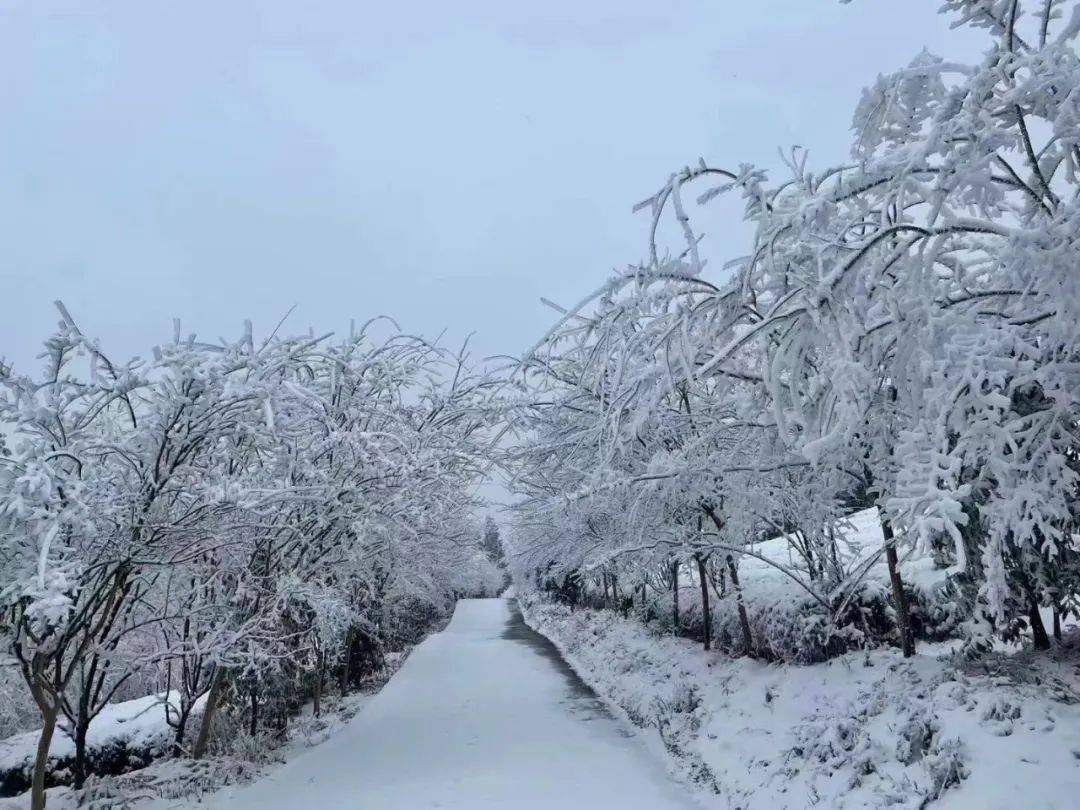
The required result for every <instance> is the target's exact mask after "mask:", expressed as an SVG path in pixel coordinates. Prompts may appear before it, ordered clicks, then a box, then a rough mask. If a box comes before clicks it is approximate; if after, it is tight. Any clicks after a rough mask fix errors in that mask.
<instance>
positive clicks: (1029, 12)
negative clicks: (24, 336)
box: [0, 0, 1080, 810]
mask: <svg viewBox="0 0 1080 810" xmlns="http://www.w3.org/2000/svg"><path fill="white" fill-rule="evenodd" d="M942 11H943V13H945V14H947V15H949V16H950V19H951V20H952V22H953V23H954V24H955V25H956V26H958V27H967V28H973V29H975V30H976V31H977V32H979V33H980V34H981V35H982V36H984V37H985V45H986V47H985V50H984V52H983V54H982V56H981V57H980V58H978V59H977V60H975V61H955V60H952V59H950V58H948V55H946V56H937V55H934V54H930V53H928V52H925V51H924V52H922V53H919V54H917V55H916V56H915V57H914V59H912V61H911V62H910V63H909V64H908V65H907V66H905V67H902V68H900V69H899V70H897V71H895V72H894V73H891V74H889V75H883V76H879V77H877V78H876V79H875V80H873V81H872V82H871V83H870V85H869V86H868V87H867V88H866V90H865V91H864V92H863V94H862V97H861V99H860V100H859V102H858V104H857V105H856V107H855V112H854V116H853V132H854V134H853V140H852V143H851V145H850V158H849V159H848V160H847V161H846V162H844V163H842V164H840V165H836V166H825V167H817V166H815V165H814V163H813V162H812V161H811V158H810V156H809V155H808V154H807V153H806V152H805V151H803V150H801V149H798V148H795V149H792V150H790V151H788V152H786V153H784V163H785V165H786V169H785V172H784V174H783V176H781V177H780V178H778V179H771V178H770V177H768V176H767V175H766V173H765V172H764V171H763V170H761V169H759V168H757V167H755V166H753V165H750V164H745V163H737V164H733V165H731V166H728V167H722V166H718V165H713V164H711V163H706V162H705V161H699V162H698V163H695V164H693V165H690V166H687V167H686V168H683V169H680V170H678V171H676V172H675V173H673V174H672V175H671V176H670V177H669V178H668V180H667V181H666V182H665V183H664V184H663V185H662V186H661V187H660V188H659V190H658V191H657V192H656V193H655V194H654V195H652V196H651V197H649V198H648V199H646V200H644V201H642V202H641V203H640V204H639V205H638V210H640V211H642V212H644V214H645V215H646V216H647V221H646V224H645V230H646V235H647V236H646V241H645V245H646V247H645V251H644V252H645V259H644V260H643V261H642V262H640V263H639V264H636V265H633V266H631V267H630V268H629V269H627V270H625V271H622V272H618V273H616V274H614V275H613V276H612V277H611V278H609V279H608V280H607V281H606V282H605V283H603V284H602V285H600V286H599V287H598V288H596V289H595V290H593V292H591V293H589V294H587V295H584V296H583V297H582V298H581V299H580V301H579V302H578V303H577V304H576V305H574V306H572V307H570V308H565V309H564V308H562V307H560V306H557V305H556V309H558V310H559V316H558V318H557V319H556V320H555V322H554V323H553V325H552V326H551V329H550V330H549V331H548V332H547V333H546V334H544V335H542V336H539V339H538V340H537V341H536V343H535V344H534V345H533V346H532V348H531V349H530V350H529V351H527V352H525V353H524V354H523V355H522V356H521V357H519V358H516V359H515V360H513V361H511V362H508V363H506V364H505V365H504V366H502V367H495V366H494V365H493V363H492V362H482V363H476V362H475V361H473V360H472V359H471V358H470V357H469V354H468V352H467V351H466V349H465V348H464V347H463V348H461V349H460V350H453V349H451V348H449V347H447V346H445V345H444V344H443V343H441V342H439V341H429V340H426V339H424V338H421V337H417V336H413V335H409V334H402V333H399V331H398V329H397V327H396V325H394V324H393V322H383V321H377V322H372V323H369V324H367V325H365V326H363V327H360V328H356V327H354V328H353V329H352V330H350V332H349V334H348V335H347V336H341V335H333V334H329V333H328V334H325V335H319V334H314V333H312V334H307V335H290V334H287V330H286V329H285V327H284V324H281V325H279V326H278V328H275V329H272V330H270V331H269V332H267V333H263V334H260V333H257V332H256V330H255V329H254V328H253V327H252V325H251V324H247V325H245V327H244V328H243V330H242V331H241V332H240V335H239V337H238V338H236V339H233V340H226V339H221V340H218V341H216V342H206V341H203V340H200V339H198V338H196V337H195V336H187V335H185V334H184V332H183V331H182V329H181V325H180V324H179V322H177V323H176V324H175V326H174V329H173V333H172V335H171V337H167V338H166V339H165V340H163V341H162V342H161V343H160V344H159V345H158V346H156V347H153V348H152V350H151V352H150V353H148V354H146V355H145V356H143V357H141V358H140V357H133V358H128V357H126V356H121V355H117V354H116V353H115V352H113V351H112V350H106V349H105V348H104V347H102V346H101V345H100V344H99V343H98V342H97V341H96V340H94V339H93V338H92V337H91V336H88V335H86V334H84V333H83V331H82V330H81V329H80V326H79V323H78V321H77V320H76V318H74V317H73V315H72V314H71V313H70V312H69V311H68V309H67V308H66V307H64V305H63V304H62V303H59V302H58V310H59V314H60V321H59V324H58V327H57V329H56V331H55V333H54V334H53V336H52V337H51V338H50V339H49V340H48V342H47V344H46V346H45V351H44V355H43V358H44V362H43V364H42V368H40V369H39V370H38V371H37V372H30V371H28V370H27V369H21V368H19V369H17V368H12V367H9V366H8V365H6V364H0V427H2V430H0V641H2V644H3V647H2V651H0V736H3V737H6V738H7V739H5V740H4V741H3V742H0V786H2V787H3V790H4V792H5V793H8V794H18V795H12V796H8V797H5V798H4V799H0V801H4V802H5V805H6V806H9V807H18V808H25V807H30V808H32V809H33V810H41V809H42V808H43V807H44V806H45V803H46V799H47V798H48V797H50V796H51V798H50V800H49V806H50V807H53V808H55V807H64V806H68V807H74V806H84V807H86V806H92V807H99V808H105V807H131V806H145V807H157V808H164V807H175V808H179V807H189V806H191V801H192V794H193V793H194V794H196V798H203V799H204V800H205V803H206V804H207V805H209V806H222V807H237V808H245V807H252V808H254V807H260V808H261V807H269V808H276V807H296V806H300V805H303V804H305V803H309V804H312V806H315V803H317V802H321V804H320V805H319V806H324V807H328V808H330V807H346V806H356V805H360V806H365V807H386V808H390V807H395V808H396V807H401V808H409V810H412V808H416V807H421V806H443V807H453V808H484V807H508V806H522V807H530V806H537V807H551V806H553V804H555V803H562V804H563V805H564V806H568V807H569V806H584V807H590V808H591V807H613V808H626V809H627V810H630V808H634V807H668V806H670V807H681V806H685V805H686V804H687V803H688V802H691V801H692V802H696V803H698V804H701V805H703V806H706V807H717V808H721V807H731V808H745V809H746V810H750V808H779V807H791V808H795V807H799V808H802V807H808V806H819V807H893V806H898V807H911V808H921V807H926V806H935V807H943V808H947V807H955V808H993V807H1000V808H1010V809H1011V808H1017V807H1039V808H1044V807H1045V808H1064V807H1071V806H1074V805H1075V803H1076V802H1075V797H1076V796H1077V795H1078V791H1080V708H1078V705H1080V683H1078V680H1080V675H1078V673H1080V630H1077V629H1075V628H1076V625H1077V619H1078V613H1080V600H1078V597H1080V539H1078V538H1080V331H1078V326H1077V325H1078V324H1080V274H1078V268H1080V194H1078V191H1080V56H1078V54H1077V49H1076V41H1077V36H1078V35H1080V3H1078V2H1075V0H1069V1H1066V0H1039V2H1035V0H945V2H944V5H943V8H942ZM850 13H853V14H857V13H872V11H870V10H869V9H868V8H867V9H862V10H860V9H859V8H853V9H851V12H850ZM806 69H808V70H809V69H812V65H808V66H806ZM744 125H746V126H751V125H752V122H744ZM721 196H727V197H731V198H735V199H736V200H737V201H738V202H739V204H741V206H742V208H743V210H744V215H745V219H746V222H747V224H748V226H749V228H750V232H751V233H752V237H750V238H749V239H748V241H747V242H746V244H744V245H741V246H737V245H733V246H731V252H730V262H729V263H728V264H727V265H725V266H724V267H722V268H720V267H717V268H714V267H707V266H706V263H705V262H704V260H703V259H702V252H701V251H702V240H703V239H704V234H705V233H706V232H707V231H708V219H709V217H710V214H711V213H712V211H713V210H715V209H714V207H712V205H713V203H714V201H715V200H716V199H717V198H718V197H721ZM620 258H625V257H613V260H619V259H620ZM496 475H498V476H499V477H500V479H501V480H503V481H505V482H506V484H507V487H508V489H509V490H510V493H511V496H512V505H511V506H510V507H509V508H508V509H507V510H506V512H505V519H504V520H503V523H502V527H503V534H504V535H505V536H503V537H500V525H499V524H497V523H496V521H494V520H492V519H491V518H488V519H486V520H485V519H484V513H485V510H486V509H489V508H490V507H489V505H487V504H484V503H483V502H482V501H481V499H480V498H479V496H478V495H477V492H478V487H480V486H481V485H482V484H483V483H484V482H486V481H488V480H490V479H491V478H492V477H494V476H496ZM510 579H512V580H513V589H514V591H513V592H514V593H515V594H516V595H517V598H518V599H519V600H520V603H521V604H522V606H523V607H524V609H525V611H526V614H527V618H528V621H529V622H531V623H532V625H533V626H534V627H535V628H537V629H539V630H540V631H542V632H543V633H544V634H546V635H547V636H549V637H550V638H551V639H552V640H553V641H554V642H555V643H556V644H557V645H558V646H559V648H561V649H562V650H563V651H564V652H565V656H566V659H567V660H568V661H569V663H570V664H571V665H572V666H573V667H574V668H575V669H576V670H577V672H578V673H579V674H580V676H581V677H582V678H583V679H584V681H585V682H587V683H589V684H590V685H592V686H593V687H594V688H595V690H596V692H597V693H598V694H599V695H600V697H601V699H602V700H603V701H604V702H605V703H606V704H607V706H608V708H609V709H610V714H609V713H608V712H606V711H604V710H603V707H602V706H601V704H600V703H598V702H597V700H596V699H595V698H594V697H593V696H592V695H591V694H590V693H589V692H588V690H587V689H585V687H584V686H583V685H582V684H581V683H580V682H578V681H576V680H575V679H574V677H573V676H572V673H570V672H568V671H567V670H566V669H565V666H566V665H565V663H564V662H563V661H562V659H561V658H559V656H558V655H556V654H555V653H554V652H553V651H552V649H551V648H550V647H548V646H546V642H544V641H543V639H542V638H540V637H538V636H535V635H533V634H531V631H529V630H528V629H527V628H526V627H525V626H524V625H521V624H520V622H517V621H516V619H515V616H514V612H513V611H514V607H513V604H512V603H509V602H504V601H502V600H495V599H490V598H488V599H485V600H484V601H472V599H471V598H473V597H493V596H495V595H497V594H498V593H500V592H501V591H502V589H503V588H504V587H505V585H506V584H507V582H508V581H509V580H510ZM451 616H452V617H453V618H452V619H451ZM447 621H449V622H450V624H449V626H448V627H446V626H445V623H446V622H447ZM440 628H445V629H443V630H442V631H441V632H439V629H440ZM425 638H426V640H424V639H425ZM410 651H411V654H410ZM402 661H404V662H405V663H404V665H403V668H402V669H401V671H399V672H397V674H396V676H394V677H391V676H392V675H393V674H394V672H395V670H396V668H397V666H398V665H399V664H401V662H402ZM384 684H385V685H384ZM380 687H382V691H379V689H380ZM373 695H374V696H373ZM635 728H636V729H637V731H636V732H635V731H633V730H634V729H635ZM650 752H651V753H650ZM653 755H655V756H653ZM662 763H666V765H667V766H668V770H669V772H670V773H669V775H668V776H665V775H664V771H663V767H662ZM147 765H148V767H144V766H147ZM260 775H261V776H263V777H264V778H262V779H256V777H258V776H260ZM249 783H250V784H249ZM27 788H29V789H27ZM218 788H222V790H221V791H219V792H215V790H216V789H218ZM47 789H48V790H47Z"/></svg>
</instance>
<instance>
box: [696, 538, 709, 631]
mask: <svg viewBox="0 0 1080 810" xmlns="http://www.w3.org/2000/svg"><path fill="white" fill-rule="evenodd" d="M694 561H695V562H697V570H698V581H699V582H700V583H701V615H702V619H703V620H704V635H705V638H704V644H705V649H706V650H709V649H712V610H711V609H710V608H709V575H708V573H707V572H706V571H705V558H704V557H702V556H701V555H700V554H695V555H694Z"/></svg>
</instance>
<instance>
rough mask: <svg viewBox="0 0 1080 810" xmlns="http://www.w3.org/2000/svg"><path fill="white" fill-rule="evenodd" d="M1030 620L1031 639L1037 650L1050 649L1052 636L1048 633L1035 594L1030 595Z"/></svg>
mask: <svg viewBox="0 0 1080 810" xmlns="http://www.w3.org/2000/svg"><path fill="white" fill-rule="evenodd" d="M1028 620H1029V621H1030V622H1031V640H1032V641H1033V642H1034V643H1035V649H1036V650H1049V649H1050V637H1049V636H1048V635H1046V625H1044V624H1043V620H1042V615H1041V614H1040V613H1039V603H1038V601H1037V600H1036V599H1035V597H1034V596H1029V597H1028Z"/></svg>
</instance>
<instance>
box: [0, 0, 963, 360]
mask: <svg viewBox="0 0 1080 810" xmlns="http://www.w3.org/2000/svg"><path fill="white" fill-rule="evenodd" d="M939 5H940V2H939V0H861V2H855V3H853V4H851V5H841V4H840V3H839V2H837V0H744V2H739V3H736V2H731V0H702V1H701V2H698V0H648V2H643V1H642V0H544V1H543V2H538V1H537V2H515V1H514V0H443V1H442V2H437V1H436V0H427V1H426V2H414V1H412V0H397V2H378V3H376V2H367V1H366V0H349V1H346V0H340V2H335V1H331V0H326V1H325V2H316V1H315V0H303V1H302V2H301V1H300V0H296V1H295V2H288V3H285V2H270V1H269V0H257V1H256V0H252V1H251V2H238V1H237V0H228V2H225V1H223V0H219V1H216V2H197V1H196V0H186V1H185V2H162V1H161V0H135V1H133V2H119V1H118V0H108V2H100V3H98V2H84V3H77V2H62V1H61V0H26V2H14V3H13V2H12V0H0V9H2V11H0V15H2V19H0V76H3V80H2V81H0V110H2V116H0V251H2V264H0V279H2V283H0V304H2V305H0V357H5V358H7V359H8V360H14V361H15V362H16V365H17V366H18V367H20V368H22V369H23V370H27V371H29V370H31V366H32V364H36V361H35V360H34V357H35V356H36V354H37V353H38V351H39V349H38V347H39V346H40V344H41V341H42V340H43V339H44V337H45V336H46V335H47V334H48V332H49V330H50V329H51V328H52V327H53V325H54V323H55V320H56V316H55V313H54V311H53V309H52V303H51V302H52V300H53V299H54V298H63V299H64V301H65V302H66V303H67V304H68V306H69V308H70V309H71V311H72V313H73V314H74V315H75V317H76V320H77V321H78V322H79V324H80V325H81V326H82V328H83V331H84V332H86V333H88V334H90V335H93V336H97V337H99V338H100V339H101V340H102V343H103V346H104V348H105V349H106V350H107V351H108V352H109V353H114V354H116V355H117V356H122V355H129V354H145V353H146V352H147V350H148V348H149V347H150V346H152V345H153V344H154V343H157V342H160V341H162V340H166V339H168V338H169V336H170V335H171V333H172V325H171V324H172V318H173V317H179V318H181V319H182V321H183V324H184V329H185V332H188V331H194V332H197V333H198V334H199V335H200V336H201V337H203V338H205V339H214V338H216V337H218V336H220V335H229V336H233V335H237V334H238V333H239V330H240V324H241V321H242V320H243V319H245V318H251V319H253V320H254V321H255V323H256V329H257V330H258V329H261V330H263V331H265V330H269V329H270V328H272V327H273V325H274V324H275V323H276V322H277V321H278V319H279V318H280V317H281V316H282V315H283V314H284V313H285V312H286V311H287V310H288V308H289V307H290V306H292V305H293V304H296V305H297V311H296V313H295V314H294V315H293V316H292V318H291V320H290V325H291V327H292V330H293V331H306V329H307V328H308V327H309V326H313V327H314V328H316V329H317V330H319V331H325V330H329V329H338V330H341V331H347V329H348V324H349V320H350V319H351V318H356V319H359V320H366V319H367V318H369V317H371V316H374V315H377V314H390V315H393V316H395V317H396V318H397V319H398V320H399V322H400V323H401V324H402V326H403V327H404V328H406V329H408V330H410V331H415V332H421V333H424V334H427V335H434V334H436V333H438V332H439V331H441V330H442V329H444V328H445V329H446V330H447V331H448V334H449V335H451V336H453V337H454V338H455V339H456V338H460V337H461V336H464V335H465V334H466V333H468V332H471V331H475V332H476V333H477V337H476V338H475V345H476V346H477V347H478V349H479V351H480V352H482V353H485V354H491V353H511V354H513V353H518V352H521V351H523V350H524V349H525V348H527V347H528V346H529V345H530V344H531V343H532V342H533V341H534V340H535V339H536V338H537V337H538V336H539V335H540V334H541V333H542V332H543V331H544V329H545V328H546V327H547V326H548V325H549V323H550V322H551V320H552V317H553V313H552V312H551V311H550V310H548V309H546V308H544V307H543V306H542V305H541V304H540V303H539V298H540V296H546V297H548V298H552V299H555V300H557V301H560V302H563V303H571V302H573V301H576V300H577V299H579V298H581V297H582V295H583V294H584V293H586V292H587V291H589V290H590V289H592V288H594V287H596V286H597V285H599V284H600V283H602V282H603V280H604V279H605V277H606V275H607V274H608V273H609V272H610V271H611V269H612V268H615V267H623V266H625V265H627V264H629V263H632V262H634V261H636V260H638V259H639V258H640V257H641V256H642V255H643V254H644V251H645V247H646V245H645V235H646V228H645V226H646V222H645V221H644V219H643V215H640V214H639V215H634V214H632V213H631V210H630V209H631V207H632V205H633V203H635V202H637V201H638V200H639V199H641V198H643V197H646V196H648V195H649V194H650V193H652V191H654V190H655V189H656V188H657V187H658V186H659V185H661V184H662V183H663V182H664V180H665V178H666V177H667V175H668V174H669V173H670V172H671V171H673V170H675V169H678V168H679V167H680V166H682V165H685V164H686V163H689V162H694V161H696V159H697V158H698V157H699V156H703V157H705V158H706V159H708V160H709V161H710V162H713V163H716V164H719V165H735V164H737V163H739V162H743V161H746V162H755V163H759V164H764V165H766V166H770V167H775V166H776V164H777V158H776V149H777V147H779V146H789V145H791V144H795V143H797V144H801V145H803V146H806V147H809V148H810V149H811V155H812V160H813V161H814V162H815V163H819V164H828V163H832V162H836V161H840V160H843V159H844V158H845V157H846V154H847V148H848V143H849V134H848V133H849V126H850V120H851V110H852V109H853V106H854V103H855V101H856V99H857V98H858V93H859V90H860V89H861V87H862V86H864V85H865V84H867V83H868V82H870V81H872V80H873V78H874V77H875V75H876V74H877V73H879V72H883V71H887V70H891V69H893V68H895V67H899V66H900V65H902V64H904V63H906V62H908V61H909V60H910V59H911V58H912V57H913V56H914V55H915V54H916V53H917V52H918V51H919V49H920V48H922V47H923V46H924V45H925V46H927V47H929V48H930V49H931V50H932V51H935V52H939V53H946V54H952V55H962V56H970V55H971V54H972V53H974V52H975V50H976V49H977V48H978V47H981V42H980V41H979V40H978V38H977V37H976V36H975V35H973V34H970V33H963V32H960V33H957V32H950V31H949V29H948V20H947V19H946V18H944V17H940V16H938V15H937V14H936V8H937V7H938V6H939ZM735 214H736V211H735V209H734V208H731V207H729V208H724V207H720V208H718V209H717V210H716V211H715V212H712V213H711V216H710V217H709V218H707V219H706V220H703V221H702V224H703V225H705V226H707V227H706V228H705V229H706V230H707V231H708V234H709V236H708V238H709V240H710V255H713V256H730V255H737V254H738V253H740V252H741V250H742V249H743V248H744V247H745V244H740V242H743V243H744V241H745V240H744V238H743V234H744V231H743V230H742V227H741V226H740V225H739V224H738V222H737V221H736V217H735Z"/></svg>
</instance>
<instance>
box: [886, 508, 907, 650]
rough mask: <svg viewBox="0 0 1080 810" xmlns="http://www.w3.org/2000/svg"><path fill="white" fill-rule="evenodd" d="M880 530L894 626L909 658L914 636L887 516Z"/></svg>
mask: <svg viewBox="0 0 1080 810" xmlns="http://www.w3.org/2000/svg"><path fill="white" fill-rule="evenodd" d="M881 532H882V534H883V535H884V536H885V560H886V562H887V563H888V565H889V581H890V582H891V583H892V592H893V602H894V603H895V605H894V606H895V607H896V626H897V629H898V630H899V631H900V646H901V648H902V649H903V651H904V658H910V657H911V656H913V655H914V654H915V638H914V636H913V635H912V634H911V612H910V609H909V608H908V601H907V594H906V593H905V592H904V580H903V579H901V578H900V562H899V560H898V559H897V556H896V539H895V537H894V536H893V530H892V523H890V522H889V520H888V519H887V518H882V521H881Z"/></svg>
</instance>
